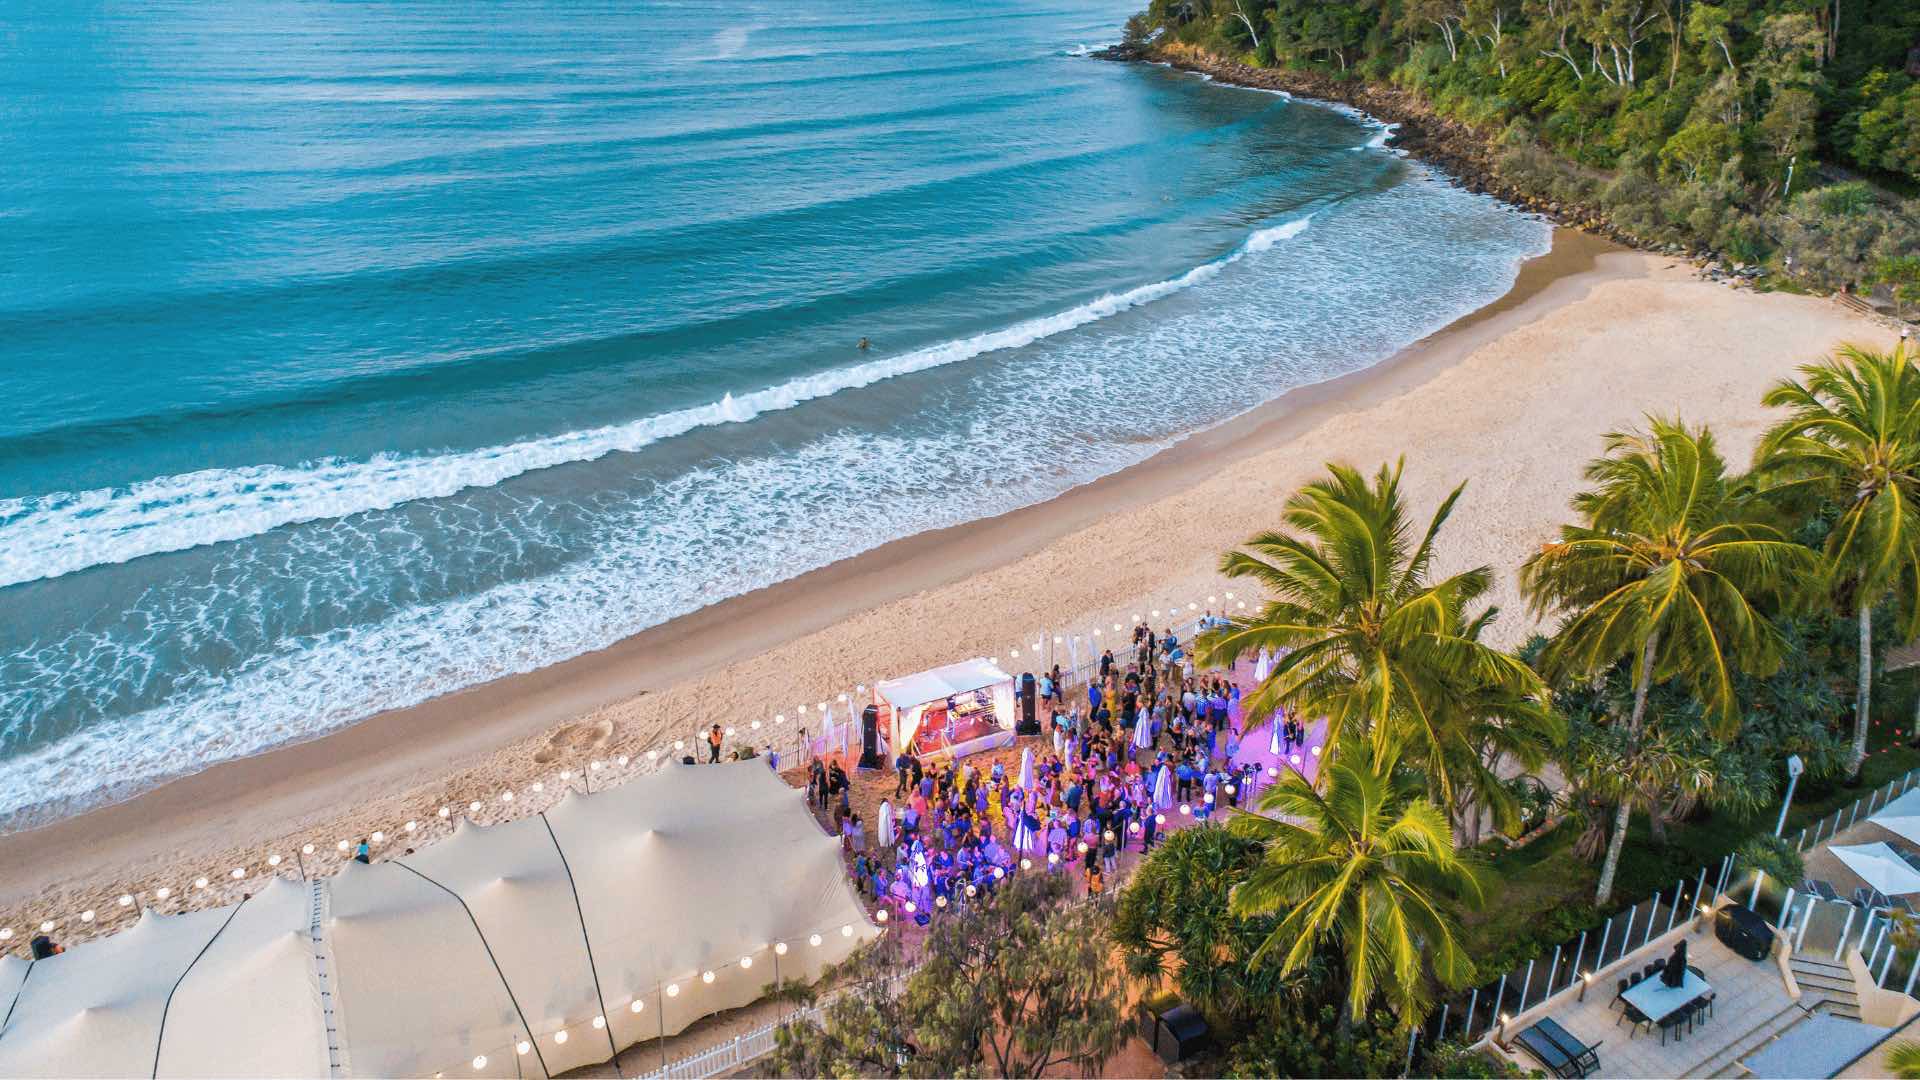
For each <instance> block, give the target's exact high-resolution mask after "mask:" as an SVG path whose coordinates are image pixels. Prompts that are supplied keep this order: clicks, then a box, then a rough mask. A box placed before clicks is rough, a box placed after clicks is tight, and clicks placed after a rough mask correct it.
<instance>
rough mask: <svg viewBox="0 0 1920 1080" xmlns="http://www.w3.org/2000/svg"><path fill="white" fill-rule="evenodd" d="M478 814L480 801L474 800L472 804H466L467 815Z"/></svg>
mask: <svg viewBox="0 0 1920 1080" xmlns="http://www.w3.org/2000/svg"><path fill="white" fill-rule="evenodd" d="M479 812H480V800H479V799H475V800H473V801H472V802H470V803H468V804H467V813H469V814H477V813H479Z"/></svg>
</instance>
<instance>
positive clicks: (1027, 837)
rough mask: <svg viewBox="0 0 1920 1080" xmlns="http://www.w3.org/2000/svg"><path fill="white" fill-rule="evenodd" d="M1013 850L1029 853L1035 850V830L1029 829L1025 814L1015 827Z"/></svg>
mask: <svg viewBox="0 0 1920 1080" xmlns="http://www.w3.org/2000/svg"><path fill="white" fill-rule="evenodd" d="M1013 849H1014V850H1015V851H1025V852H1029V853H1030V852H1032V851H1033V849H1034V835H1033V830H1032V829H1029V828H1027V815H1026V814H1024V813H1023V814H1021V815H1020V820H1019V821H1018V822H1016V823H1015V824H1014V826H1013Z"/></svg>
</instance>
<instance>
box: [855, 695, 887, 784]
mask: <svg viewBox="0 0 1920 1080" xmlns="http://www.w3.org/2000/svg"><path fill="white" fill-rule="evenodd" d="M886 767H887V763H886V762H884V761H882V760H880V706H878V705H869V706H867V707H866V708H865V709H863V710H861V712H860V768H862V769H884V768H886Z"/></svg>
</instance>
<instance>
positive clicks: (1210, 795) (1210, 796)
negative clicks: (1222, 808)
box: [1206, 791, 1213, 806]
mask: <svg viewBox="0 0 1920 1080" xmlns="http://www.w3.org/2000/svg"><path fill="white" fill-rule="evenodd" d="M1206 803H1207V805H1208V806H1212V805H1213V793H1212V792H1211V791H1209V792H1208V793H1207V797H1206Z"/></svg>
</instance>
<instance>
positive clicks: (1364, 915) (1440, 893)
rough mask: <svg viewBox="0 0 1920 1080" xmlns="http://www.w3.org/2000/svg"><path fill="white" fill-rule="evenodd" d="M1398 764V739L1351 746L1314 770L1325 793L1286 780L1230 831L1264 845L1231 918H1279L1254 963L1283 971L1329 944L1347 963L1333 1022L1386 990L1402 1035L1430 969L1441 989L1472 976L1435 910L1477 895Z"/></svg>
mask: <svg viewBox="0 0 1920 1080" xmlns="http://www.w3.org/2000/svg"><path fill="white" fill-rule="evenodd" d="M1399 763H1400V748H1399V744H1398V743H1397V742H1396V741H1394V740H1387V741H1386V742H1384V743H1383V742H1378V741H1375V740H1372V739H1368V740H1355V741H1354V743H1353V744H1352V745H1350V746H1348V747H1345V748H1343V750H1342V752H1341V753H1339V754H1336V755H1334V756H1333V759H1332V760H1331V761H1328V762H1326V763H1324V764H1323V765H1322V766H1321V773H1320V775H1321V782H1322V785H1323V786H1324V788H1325V791H1324V793H1323V792H1322V791H1321V790H1318V789H1316V788H1315V786H1314V785H1313V784H1310V783H1308V782H1307V781H1306V779H1305V778H1304V777H1302V776H1301V775H1300V774H1298V773H1289V774H1288V775H1287V777H1286V778H1284V779H1282V780H1281V781H1279V782H1278V783H1276V784H1274V786H1272V787H1270V788H1268V789H1267V791H1266V793H1265V794H1264V795H1262V796H1261V799H1260V808H1259V811H1258V812H1247V813H1239V814H1235V815H1234V817H1233V820H1232V823H1231V827H1232V828H1233V829H1235V830H1237V831H1239V832H1240V833H1241V834H1242V835H1245V836H1250V837H1252V838H1254V839H1257V840H1259V841H1260V842H1261V844H1262V846H1263V853H1262V855H1261V860H1260V862H1259V863H1258V864H1257V865H1256V866H1255V867H1254V868H1253V870H1252V871H1251V872H1250V873H1249V874H1248V875H1247V879H1246V880H1245V881H1243V882H1241V883H1240V884H1239V885H1238V886H1236V887H1235V889H1234V892H1233V910H1234V912H1235V914H1238V915H1241V916H1243V917H1244V916H1254V915H1267V914H1276V913H1277V914H1280V916H1281V918H1280V921H1279V922H1278V923H1277V924H1276V925H1275V926H1274V928H1273V931H1272V932H1271V933H1270V934H1268V935H1267V938H1266V940H1265V941H1264V942H1262V943H1261V945H1260V947H1259V948H1258V949H1257V950H1255V952H1254V954H1253V962H1254V963H1255V964H1260V963H1263V962H1266V961H1269V960H1272V959H1274V958H1277V959H1278V961H1279V964H1280V968H1279V970H1280V973H1281V974H1282V975H1285V974H1288V973H1290V972H1293V971H1296V970H1299V969H1301V968H1303V967H1305V966H1306V965H1307V964H1308V963H1310V962H1311V961H1312V960H1313V958H1314V956H1315V954H1316V952H1317V950H1319V949H1321V948H1322V947H1325V946H1332V947H1334V948H1335V949H1337V950H1338V952H1339V953H1340V956H1341V959H1342V961H1343V963H1344V966H1345V968H1346V972H1345V974H1346V980H1347V1008H1346V1009H1345V1010H1343V1012H1342V1023H1343V1024H1345V1023H1349V1022H1351V1021H1353V1020H1358V1019H1360V1018H1361V1017H1363V1016H1364V1015H1365V1013H1366V1008H1367V1004H1368V1002H1370V1001H1371V1000H1372V999H1373V996H1374V994H1375V993H1384V994H1386V996H1387V999H1388V1001H1389V1002H1390V1003H1391V1004H1392V1005H1393V1007H1394V1009H1395V1011H1396V1012H1397V1013H1398V1015H1399V1018H1400V1024H1401V1030H1403V1031H1404V1030H1406V1029H1407V1027H1409V1026H1411V1025H1413V1024H1416V1023H1418V1022H1419V1021H1420V1019H1421V1018H1422V1017H1424V1016H1425V1015H1426V1005H1427V1003H1428V1001H1429V999H1430V995H1429V993H1428V990H1427V985H1426V977H1425V976H1426V971H1427V966H1428V965H1430V967H1431V970H1432V972H1433V974H1434V975H1435V976H1436V977H1437V978H1438V979H1439V980H1440V981H1441V982H1443V983H1445V984H1446V985H1448V986H1461V985H1464V984H1465V983H1466V982H1467V981H1468V980H1469V979H1470V978H1471V977H1472V974H1473V964H1472V962H1471V961H1469V960H1468V959H1467V956H1466V954H1465V953H1464V952H1463V951H1462V950H1461V948H1460V941H1459V931H1458V927H1457V926H1456V925H1455V923H1454V920H1453V917H1452V916H1451V915H1450V914H1448V913H1447V911H1446V910H1445V909H1444V908H1443V907H1442V905H1443V904H1444V903H1445V902H1446V901H1448V900H1450V899H1458V900H1462V901H1465V902H1466V903H1468V904H1469V905H1473V906H1478V905H1479V904H1480V903H1481V902H1482V901H1483V900H1484V898H1485V892H1484V889H1483V887H1482V885H1481V882H1480V877H1479V874H1478V872H1477V871H1476V869H1475V867H1474V865H1473V864H1472V862H1471V861H1469V860H1470V856H1468V855H1467V854H1465V853H1463V852H1460V851H1456V850H1455V849H1454V846H1453V832H1452V830H1451V829H1450V828H1449V827H1448V825H1447V816H1446V814H1445V812H1443V811H1442V810H1441V809H1440V808H1439V807H1437V806H1435V805H1434V804H1433V803H1431V802H1429V801H1427V799H1426V798H1425V792H1424V788H1425V785H1424V783H1423V782H1422V780H1421V779H1420V777H1419V776H1418V775H1416V774H1414V773H1413V772H1412V771H1411V770H1406V769H1401V768H1399ZM1423 959H1424V964H1423Z"/></svg>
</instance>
